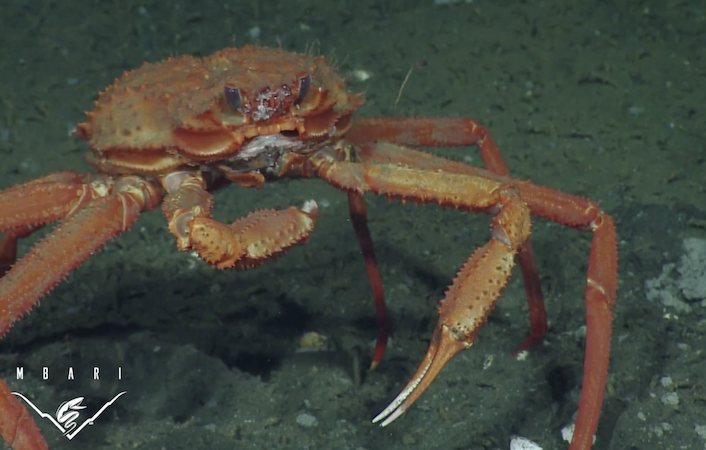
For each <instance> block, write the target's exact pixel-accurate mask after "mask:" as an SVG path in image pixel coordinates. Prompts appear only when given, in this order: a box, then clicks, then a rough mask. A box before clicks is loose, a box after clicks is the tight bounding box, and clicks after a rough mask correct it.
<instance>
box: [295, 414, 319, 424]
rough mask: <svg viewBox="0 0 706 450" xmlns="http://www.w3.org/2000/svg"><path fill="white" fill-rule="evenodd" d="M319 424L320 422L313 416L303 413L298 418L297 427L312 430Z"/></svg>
mask: <svg viewBox="0 0 706 450" xmlns="http://www.w3.org/2000/svg"><path fill="white" fill-rule="evenodd" d="M318 424H319V421H318V420H317V419H316V417H314V416H312V415H311V414H307V413H301V414H299V415H298V416H297V425H300V426H302V427H304V428H312V427H315V426H317V425H318Z"/></svg>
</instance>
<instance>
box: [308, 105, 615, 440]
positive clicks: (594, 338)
mask: <svg viewBox="0 0 706 450" xmlns="http://www.w3.org/2000/svg"><path fill="white" fill-rule="evenodd" d="M420 121H423V119H420ZM391 129H393V130H394V126H393V127H391ZM357 156H358V159H359V160H360V161H362V162H363V163H373V164H372V165H367V166H366V165H365V164H358V167H352V165H351V164H350V163H345V162H343V163H341V162H339V163H336V162H333V161H332V158H331V157H327V156H325V155H323V156H321V157H319V158H321V160H325V162H321V160H319V162H318V166H319V167H320V168H321V169H323V170H322V174H323V176H324V177H326V176H327V174H326V171H327V170H328V168H330V167H332V166H334V165H336V166H338V167H339V168H342V167H345V169H343V170H338V171H337V172H339V174H338V175H337V176H339V177H340V176H341V175H340V173H341V172H342V173H343V174H344V175H343V177H344V178H345V179H346V183H347V184H346V183H342V184H340V186H341V187H342V188H343V189H352V188H353V186H355V188H356V189H361V188H362V190H363V191H364V192H368V191H370V192H375V193H379V194H387V195H389V196H391V197H396V198H401V199H412V200H415V201H417V202H435V203H439V204H442V205H443V204H446V205H448V204H450V205H452V206H455V207H457V208H460V209H478V208H467V207H465V206H463V205H460V204H459V203H457V202H455V201H451V202H449V201H448V200H447V199H443V198H439V197H438V196H434V195H430V193H429V192H427V191H424V190H423V189H420V188H422V187H423V186H425V185H428V186H434V187H435V188H437V187H438V186H440V185H439V184H438V182H437V181H435V176H436V175H433V174H430V172H432V173H433V172H437V171H440V172H441V173H446V174H447V175H449V174H459V175H461V174H465V175H466V176H467V177H471V178H476V177H479V178H481V179H485V180H487V181H489V182H491V181H494V182H496V183H499V184H504V183H506V184H508V185H511V186H513V187H514V188H515V189H516V190H517V191H518V192H519V193H520V197H521V198H522V200H523V201H525V202H526V203H527V206H528V207H529V209H530V210H531V212H532V213H533V214H536V215H538V216H540V217H544V218H546V219H549V220H552V221H555V222H558V223H561V224H563V225H566V226H569V227H572V228H576V229H579V230H588V231H592V232H593V233H594V236H593V243H592V247H591V255H590V259H589V266H588V279H587V286H586V296H585V304H586V324H587V334H586V351H585V360H584V379H583V386H582V394H581V401H580V403H579V411H578V418H577V421H576V428H575V432H574V437H573V440H572V443H571V445H570V447H569V448H570V450H587V449H589V448H590V447H591V444H592V441H593V435H594V433H595V431H596V428H597V426H598V418H599V416H600V410H601V405H602V403H603V396H604V389H605V384H606V380H607V376H608V375H607V374H608V364H609V355H610V338H611V329H612V310H613V308H614V307H615V298H616V292H617V264H618V263H617V260H618V257H617V249H616V247H617V246H616V233H615V225H614V223H613V219H612V218H611V217H610V216H609V215H608V214H606V213H604V212H603V211H602V210H600V208H599V206H598V205H597V204H596V203H594V202H592V201H590V200H586V199H583V198H580V197H575V196H571V195H568V194H564V193H562V192H558V191H554V190H552V189H549V188H545V187H541V186H537V185H534V184H532V183H530V182H526V181H520V180H514V179H511V178H508V177H505V176H501V175H496V174H493V173H490V172H488V171H485V170H482V169H478V168H475V167H472V166H469V165H467V164H462V163H459V162H455V161H451V160H447V159H445V158H440V157H437V156H434V155H430V154H428V153H424V152H420V151H417V150H411V149H408V148H404V147H400V146H397V145H393V144H386V143H375V144H362V145H360V147H358V148H357ZM376 163H377V164H376ZM391 163H392V164H391ZM393 164H401V165H403V166H397V167H398V169H400V170H412V171H413V170H418V169H412V168H411V167H412V166H416V167H418V168H424V169H427V170H428V171H429V172H427V175H426V176H423V177H420V179H419V181H418V184H417V185H416V186H412V185H407V186H399V187H397V188H395V189H390V186H389V182H388V181H389V180H390V179H391V176H390V175H389V174H387V175H384V176H382V177H381V176H379V175H378V176H372V174H374V173H375V172H379V171H380V168H381V167H391V166H393ZM393 167H394V166H393ZM335 173H336V171H333V172H331V173H330V174H328V176H332V175H333V174H335ZM410 173H412V172H410ZM400 174H401V173H400ZM449 176H451V175H449ZM334 178H335V177H334ZM329 182H331V184H334V185H336V186H338V184H336V183H337V181H336V182H332V181H329ZM346 186H348V187H346ZM371 186H373V187H371ZM473 193H474V192H468V193H464V194H463V196H464V197H467V196H468V195H471V196H472V195H473ZM477 206H478V205H477ZM526 243H527V241H525V243H524V244H523V243H520V245H519V248H518V249H517V251H518V259H519V260H520V262H521V263H522V261H523V259H522V255H523V253H522V252H523V248H524V245H526ZM526 257H527V258H529V259H532V258H531V257H530V256H529V255H528V256H526ZM529 269H530V270H528V271H525V270H523V274H525V283H526V290H527V291H528V293H529V292H530V291H533V292H536V293H537V294H538V296H536V297H534V300H532V297H531V296H530V314H531V324H532V331H533V333H532V335H531V336H530V339H528V341H529V342H531V341H532V339H533V336H534V337H536V338H539V339H541V336H542V335H543V330H545V329H546V316H545V314H544V308H543V302H542V299H541V291H540V290H539V284H538V283H539V281H538V279H536V278H537V277H536V270H535V269H534V263H533V261H532V266H531V267H530V268H529ZM526 272H529V275H530V277H528V276H527V273H526ZM528 280H529V281H530V282H536V283H537V285H536V286H533V287H529V286H527V283H528ZM532 280H534V281H532ZM450 293H451V290H450V291H449V294H450ZM533 301H534V305H535V308H533ZM535 327H537V328H535ZM528 341H525V343H527V342H528ZM433 345H434V344H433V343H432V346H433ZM431 351H432V349H430V352H431ZM428 354H429V353H428ZM423 366H424V364H423V365H422V367H423ZM417 381H419V380H416V379H415V378H413V380H412V382H410V385H408V387H411V386H413V385H414V383H415V382H417ZM418 389H419V387H416V388H412V391H409V393H410V394H411V393H412V392H413V391H415V390H418ZM403 392H408V391H407V389H405V390H403ZM393 404H394V402H393ZM410 405H411V402H402V403H401V404H400V405H399V406H400V407H401V408H404V409H407V408H408V407H409V406H410ZM400 414H401V413H400ZM398 416H399V414H397V415H395V417H394V418H396V417H398ZM378 418H379V419H380V420H382V417H380V416H378ZM394 418H393V420H394ZM376 419H377V418H376ZM391 421H392V420H389V419H388V420H386V421H385V422H384V424H389V423H390V422H391Z"/></svg>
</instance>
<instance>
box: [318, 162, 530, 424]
mask: <svg viewBox="0 0 706 450" xmlns="http://www.w3.org/2000/svg"><path fill="white" fill-rule="evenodd" d="M311 162H312V165H313V166H314V167H315V170H316V173H317V175H318V176H320V177H321V178H323V179H324V180H326V181H327V182H329V183H330V184H331V185H333V186H335V187H337V188H339V189H343V190H345V191H348V192H355V193H357V194H363V193H365V192H374V193H376V194H386V195H388V196H389V197H392V198H399V199H402V200H413V201H415V202H424V203H427V202H428V203H437V204H439V205H448V206H454V207H456V208H458V209H463V210H474V211H483V212H487V213H491V214H495V218H494V219H493V222H492V225H491V230H492V235H493V237H492V239H491V240H490V242H489V243H488V244H486V245H485V246H483V247H481V248H480V249H478V250H476V251H475V252H474V253H473V255H472V256H471V257H470V258H469V260H468V261H467V262H466V264H464V266H463V268H462V269H461V271H460V272H459V273H458V274H457V276H456V278H455V279H454V282H453V284H452V286H451V287H450V288H449V290H448V291H447V294H446V298H444V300H442V302H441V307H440V308H439V313H440V316H439V322H438V324H437V327H436V330H435V332H434V337H433V338H432V342H431V345H430V347H429V350H428V351H427V354H426V356H425V357H424V361H423V362H422V364H421V365H420V367H419V369H418V370H417V372H416V374H415V375H414V376H413V377H412V380H411V381H410V382H409V384H408V385H407V387H405V388H404V389H403V390H402V393H401V394H400V395H399V396H398V397H397V398H396V399H395V400H393V402H392V403H391V405H390V406H389V407H388V408H386V409H385V411H383V412H382V413H381V414H380V415H378V416H377V417H376V418H375V419H374V422H378V421H381V420H383V419H385V420H384V422H383V425H387V424H389V423H390V422H392V421H393V420H395V419H396V418H397V417H399V416H400V415H401V414H402V413H404V411H406V410H407V409H408V408H409V406H411V404H412V403H414V401H415V400H416V399H417V398H418V397H419V396H420V395H421V394H422V393H423V392H424V390H426V388H427V387H428V386H429V385H430V384H431V382H432V381H433V380H434V378H435V377H436V376H437V375H438V373H439V372H440V371H441V369H442V368H443V367H444V365H445V364H446V363H447V362H448V361H450V360H451V358H453V356H455V355H456V354H457V353H458V352H460V351H461V350H463V349H465V348H468V347H470V346H471V345H472V344H473V341H474V339H475V336H476V334H477V333H478V330H479V329H480V327H481V326H482V325H483V324H484V323H485V321H486V320H487V318H488V315H489V314H490V312H491V311H492V309H493V306H494V305H495V302H496V301H497V299H498V297H499V295H500V292H501V291H502V289H503V288H504V287H505V285H506V284H507V281H508V279H509V277H510V270H511V268H512V267H513V265H514V256H515V255H516V254H517V252H518V251H519V249H520V248H521V246H522V245H523V243H524V242H525V241H526V240H527V238H528V237H529V234H530V217H529V209H528V208H527V206H526V205H525V204H524V202H523V201H522V200H521V199H520V197H519V195H518V193H517V191H516V190H515V188H514V187H513V186H512V185H510V184H506V183H503V182H501V181H496V180H492V179H488V178H485V177H481V176H473V175H464V174H454V173H447V172H440V171H429V170H424V169H418V168H413V167H405V166H400V165H396V164H377V165H365V164H356V163H350V162H347V161H336V160H335V159H334V158H333V157H331V156H329V155H326V154H321V155H317V156H315V157H313V158H312V160H311ZM426 186H430V187H433V188H426Z"/></svg>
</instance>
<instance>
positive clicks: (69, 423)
mask: <svg viewBox="0 0 706 450" xmlns="http://www.w3.org/2000/svg"><path fill="white" fill-rule="evenodd" d="M99 373H100V371H99V369H98V368H97V367H94V368H93V379H94V380H98V379H100V378H99ZM23 378H24V370H23V368H22V367H18V368H17V379H18V380H22V379H23ZM48 378H49V369H48V368H47V367H43V368H42V379H44V380H47V379H48ZM66 379H67V380H73V379H74V370H73V368H72V367H69V370H68V373H67V377H66ZM120 379H122V368H120V367H119V368H118V380H120ZM126 393H127V391H122V392H120V393H118V394H117V395H116V396H115V397H113V398H112V399H110V400H109V401H108V402H107V403H106V404H105V405H103V407H102V408H101V409H99V410H98V411H97V412H96V413H95V414H93V415H92V416H91V417H89V418H88V419H86V420H84V421H83V423H82V424H81V425H79V424H78V423H77V422H76V421H77V419H78V418H79V417H80V416H81V412H80V411H81V410H83V409H86V406H85V405H82V404H81V402H83V399H84V397H76V398H73V399H71V400H67V401H65V402H64V403H62V404H61V405H59V407H58V408H57V409H56V414H55V415H54V416H52V415H51V414H49V413H45V412H43V411H42V410H40V409H39V408H37V407H36V406H35V405H34V403H32V402H31V401H30V400H29V399H28V398H27V397H25V396H24V395H22V394H20V393H19V392H13V394H15V395H16V396H18V397H19V398H21V399H22V400H24V401H25V402H26V403H27V404H28V405H29V406H30V407H31V408H32V409H33V410H34V411H35V412H36V413H37V414H38V415H39V416H40V417H42V418H44V419H49V421H50V422H51V423H53V424H54V426H55V427H56V428H58V429H59V431H61V434H63V435H64V436H66V439H68V440H71V439H73V438H74V437H76V435H78V434H79V433H80V432H81V430H83V429H84V428H85V427H86V426H88V425H93V423H94V422H95V420H96V419H97V418H98V416H100V415H101V414H103V411H105V410H106V409H108V407H109V406H110V405H112V404H113V403H115V401H116V400H117V399H119V398H120V397H122V396H123V395H125V394H126Z"/></svg>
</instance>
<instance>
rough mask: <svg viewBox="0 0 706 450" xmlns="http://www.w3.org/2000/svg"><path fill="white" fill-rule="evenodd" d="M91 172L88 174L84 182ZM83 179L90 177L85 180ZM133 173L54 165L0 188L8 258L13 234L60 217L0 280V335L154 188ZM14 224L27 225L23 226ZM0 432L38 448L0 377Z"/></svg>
mask: <svg viewBox="0 0 706 450" xmlns="http://www.w3.org/2000/svg"><path fill="white" fill-rule="evenodd" d="M91 179H92V181H91ZM88 181H91V183H90V184H87V182H88ZM156 188H157V187H156V186H155V185H152V184H150V183H148V182H146V181H144V180H142V179H140V178H138V177H125V178H120V179H118V180H112V179H109V178H106V177H101V176H95V177H92V176H83V175H78V174H72V173H70V172H62V173H57V174H53V175H50V176H48V177H45V178H43V179H40V180H36V181H33V182H29V183H26V184H23V185H20V186H16V187H13V188H10V189H7V190H5V191H2V192H0V217H2V219H1V220H0V228H4V229H7V230H9V231H10V236H11V239H5V240H3V243H4V245H7V247H5V249H6V250H7V249H9V250H10V251H6V252H5V257H6V258H14V257H15V256H16V255H14V254H13V253H14V251H15V250H16V247H15V248H14V249H13V246H16V242H14V241H16V239H17V238H19V237H22V236H23V235H26V234H28V233H29V232H31V231H33V230H34V229H36V228H38V227H39V226H40V225H41V224H44V223H47V222H49V221H52V220H56V219H59V218H61V217H66V216H68V217H67V218H66V220H65V221H64V222H62V223H61V224H60V225H59V226H57V227H56V229H55V230H54V231H53V232H52V233H51V234H49V235H48V236H47V237H46V238H44V239H43V240H42V241H40V242H38V243H37V244H36V245H35V246H34V247H32V249H31V250H30V251H29V253H27V254H26V255H25V256H24V257H23V258H22V259H20V260H19V261H18V262H17V263H16V264H15V265H14V266H13V267H12V268H11V269H10V270H9V271H8V272H7V274H6V275H5V276H4V277H3V278H2V279H0V336H3V335H4V334H5V333H7V331H8V330H9V329H10V327H11V326H12V324H13V323H14V322H15V321H16V320H17V319H18V318H19V317H20V316H21V315H23V314H24V313H26V312H27V311H28V310H29V309H31V308H32V306H34V305H35V304H36V303H37V302H38V301H39V299H40V298H41V297H42V296H43V295H45V294H46V293H47V292H49V291H50V290H51V289H52V288H53V287H54V286H56V285H57V284H58V283H59V282H60V281H61V280H62V279H64V278H66V276H67V275H68V274H69V272H71V271H72V270H73V269H75V268H76V267H78V266H79V265H80V264H81V262H83V261H84V260H85V259H87V258H88V257H89V256H90V255H91V254H92V253H94V252H95V251H97V250H98V249H100V248H101V247H102V246H103V245H104V244H105V243H106V242H107V241H108V240H110V239H111V238H113V237H115V236H116V235H118V234H119V233H121V232H123V231H125V230H126V229H128V228H129V227H130V225H131V224H132V223H133V222H134V221H135V220H136V219H137V217H138V215H139V214H140V212H141V211H144V210H148V209H152V208H154V207H155V206H157V205H158V204H159V202H160V200H161V195H160V193H159V191H158V190H157V189H156ZM22 226H28V228H27V230H26V233H23V232H22V231H18V230H21V229H22V228H21V227H22ZM0 417H2V418H3V420H2V421H1V422H0V436H2V438H3V440H4V441H5V442H6V443H7V444H8V445H10V446H11V447H12V448H13V449H14V450H43V449H46V448H47V446H46V443H45V442H44V439H43V438H42V437H41V435H40V433H39V430H38V429H37V427H36V425H35V424H34V421H33V420H32V419H31V417H30V416H29V415H28V414H27V411H26V410H25V408H24V407H23V406H22V404H21V403H20V402H19V400H18V399H17V397H15V396H14V395H12V394H11V393H10V391H9V389H8V387H7V385H6V384H5V383H4V382H3V381H2V380H0Z"/></svg>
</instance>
